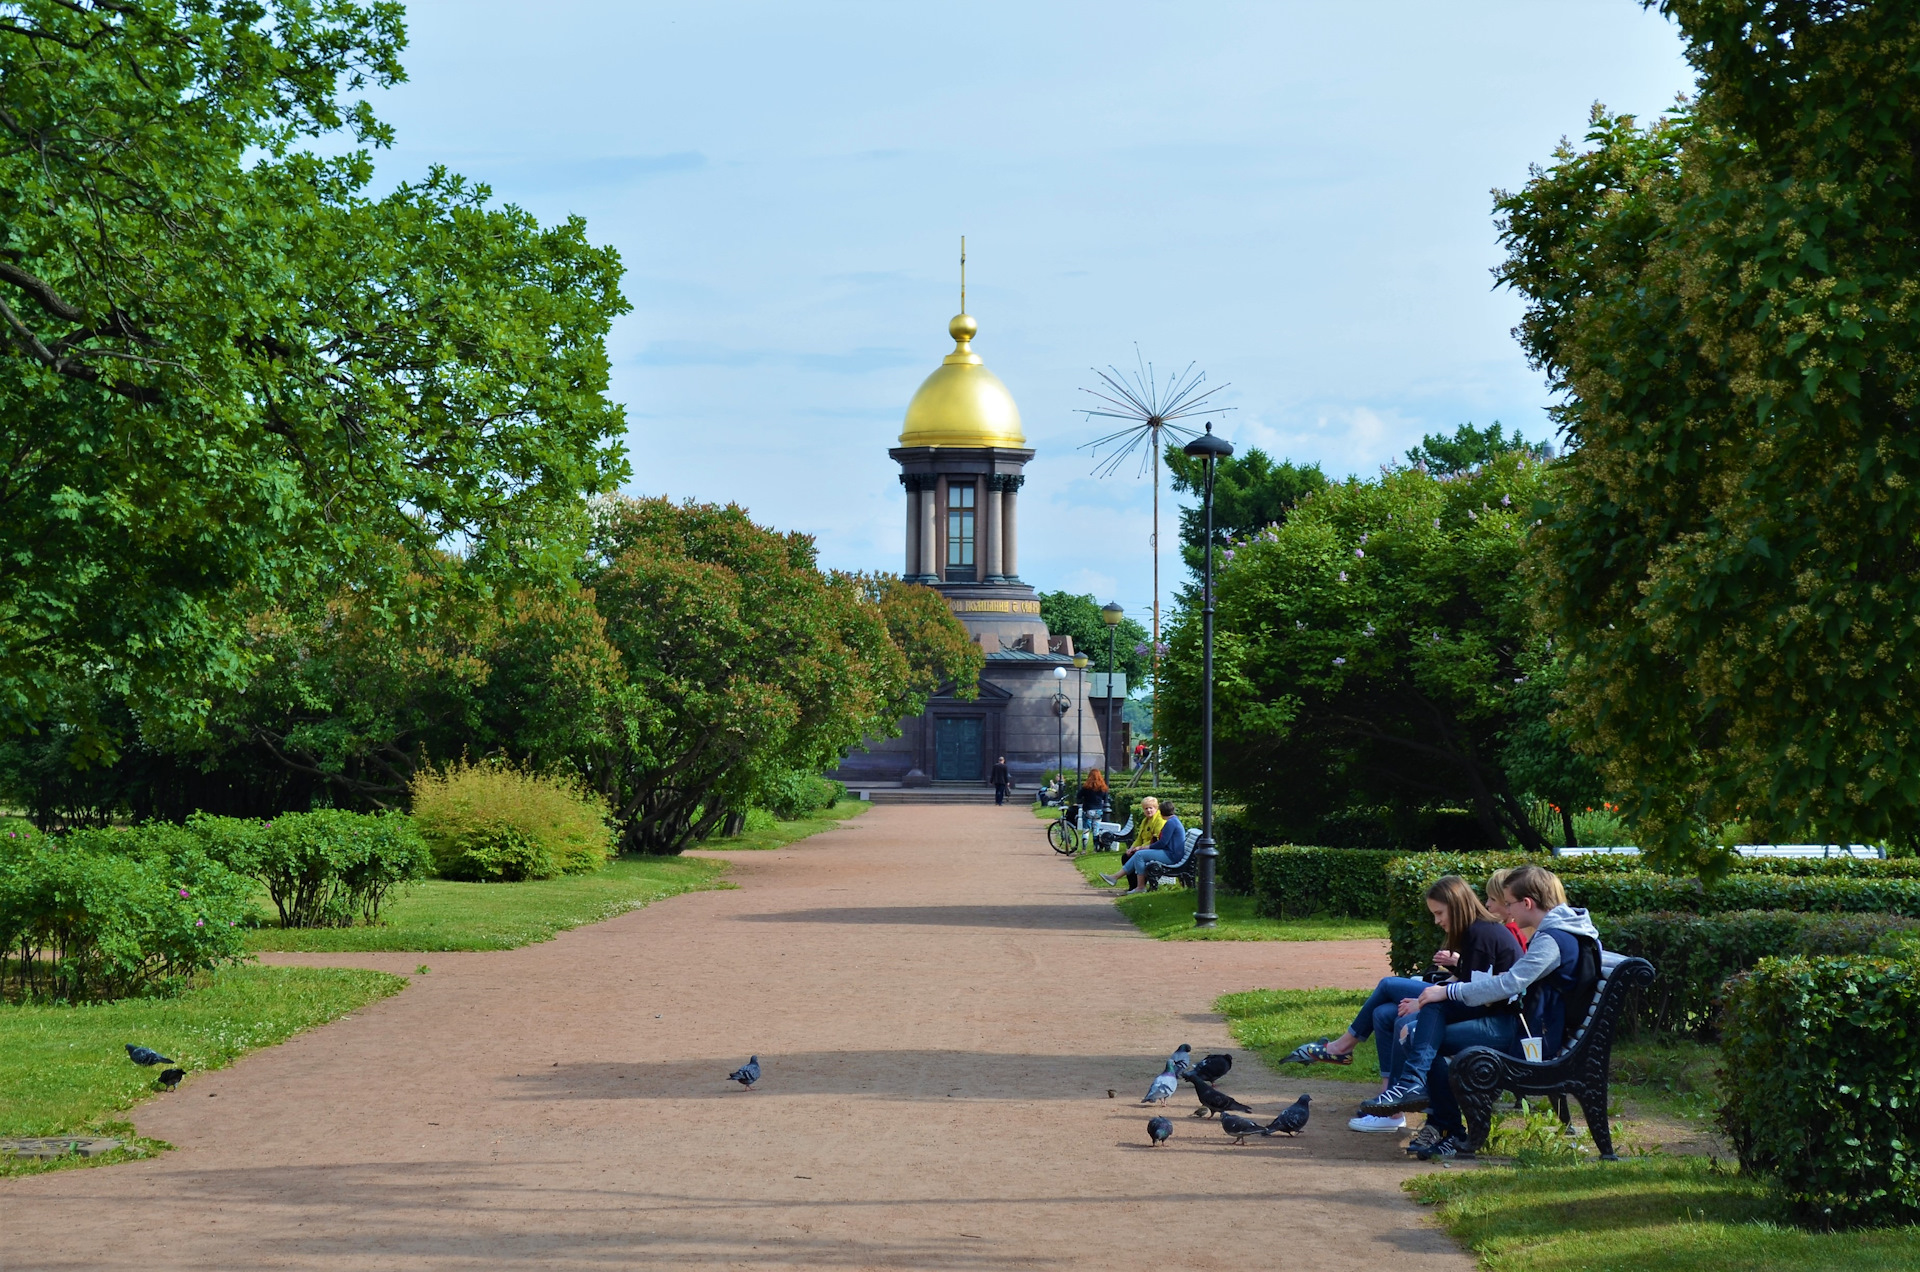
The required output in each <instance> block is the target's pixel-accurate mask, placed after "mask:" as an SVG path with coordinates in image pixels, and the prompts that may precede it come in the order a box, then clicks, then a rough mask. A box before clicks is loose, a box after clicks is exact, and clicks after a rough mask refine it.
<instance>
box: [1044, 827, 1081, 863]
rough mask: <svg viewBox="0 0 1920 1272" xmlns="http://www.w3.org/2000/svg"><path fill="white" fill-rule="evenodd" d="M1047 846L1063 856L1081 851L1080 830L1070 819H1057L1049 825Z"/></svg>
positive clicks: (1069, 855)
mask: <svg viewBox="0 0 1920 1272" xmlns="http://www.w3.org/2000/svg"><path fill="white" fill-rule="evenodd" d="M1047 846H1048V847H1049V848H1052V849H1053V850H1054V851H1055V852H1057V853H1059V854H1060V855H1061V856H1063V857H1071V856H1073V854H1074V853H1076V852H1078V851H1080V832H1079V831H1077V830H1075V829H1074V826H1073V823H1072V822H1070V821H1055V822H1053V823H1051V824H1050V825H1048V827H1047Z"/></svg>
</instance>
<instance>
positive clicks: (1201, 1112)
mask: <svg viewBox="0 0 1920 1272" xmlns="http://www.w3.org/2000/svg"><path fill="white" fill-rule="evenodd" d="M1193 1093H1194V1094H1195V1095H1197V1096H1199V1097H1200V1107H1199V1108H1197V1109H1195V1110H1194V1112H1193V1115H1194V1116H1195V1117H1212V1116H1213V1115H1214V1114H1215V1113H1229V1112H1231V1113H1251V1112H1253V1110H1252V1109H1250V1108H1248V1107H1247V1106H1246V1105H1244V1104H1242V1103H1240V1101H1238V1100H1236V1099H1234V1098H1233V1097H1232V1096H1230V1095H1228V1094H1227V1093H1226V1092H1225V1091H1216V1090H1214V1087H1213V1083H1211V1082H1209V1081H1207V1080H1206V1079H1205V1078H1196V1079H1194V1082H1193Z"/></svg>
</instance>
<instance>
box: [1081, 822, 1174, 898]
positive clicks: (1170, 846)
mask: <svg viewBox="0 0 1920 1272" xmlns="http://www.w3.org/2000/svg"><path fill="white" fill-rule="evenodd" d="M1143 808H1144V805H1143ZM1160 813H1161V815H1162V816H1163V817H1165V818H1166V819H1167V821H1166V825H1164V826H1162V827H1161V828H1160V834H1159V835H1158V836H1157V837H1156V838H1155V839H1154V841H1153V842H1152V843H1151V844H1149V845H1147V846H1146V847H1145V848H1141V849H1137V850H1136V851H1135V852H1134V854H1133V855H1132V856H1131V857H1128V858H1127V863H1126V865H1124V866H1122V867H1121V874H1120V876H1119V877H1118V878H1116V877H1115V876H1113V875H1105V874H1103V875H1101V876H1100V877H1101V878H1102V879H1105V880H1106V881H1107V882H1108V883H1109V884H1114V883H1118V882H1120V880H1121V879H1125V880H1126V881H1127V890H1126V891H1125V892H1122V893H1121V894H1120V895H1121V896H1123V897H1130V896H1132V895H1133V894H1134V893H1136V892H1145V891H1146V889H1147V864H1148V863H1149V862H1154V861H1157V862H1159V863H1160V864H1161V865H1163V866H1171V865H1173V864H1174V863H1175V862H1179V861H1184V860H1186V856H1187V828H1186V827H1185V826H1182V825H1181V824H1180V819H1179V818H1178V817H1176V816H1174V812H1173V805H1172V804H1162V805H1160Z"/></svg>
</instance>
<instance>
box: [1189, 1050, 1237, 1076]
mask: <svg viewBox="0 0 1920 1272" xmlns="http://www.w3.org/2000/svg"><path fill="white" fill-rule="evenodd" d="M1232 1068H1233V1057H1232V1056H1230V1055H1228V1054H1227V1053H1226V1052H1224V1051H1221V1052H1217V1053H1215V1054H1214V1055H1210V1056H1208V1057H1207V1058H1206V1059H1205V1060H1202V1061H1201V1062H1200V1063H1199V1064H1196V1065H1194V1066H1193V1068H1191V1069H1189V1070H1188V1071H1187V1076H1188V1077H1190V1078H1202V1079H1205V1080H1206V1081H1208V1082H1218V1081H1219V1080H1220V1079H1222V1078H1224V1077H1226V1076H1227V1072H1228V1071H1229V1070H1231V1069H1232Z"/></svg>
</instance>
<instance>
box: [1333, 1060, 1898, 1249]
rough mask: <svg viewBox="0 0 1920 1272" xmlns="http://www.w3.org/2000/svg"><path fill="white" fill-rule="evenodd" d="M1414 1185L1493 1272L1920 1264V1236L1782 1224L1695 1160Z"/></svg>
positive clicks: (1440, 1177)
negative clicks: (1837, 1230)
mask: <svg viewBox="0 0 1920 1272" xmlns="http://www.w3.org/2000/svg"><path fill="white" fill-rule="evenodd" d="M1323 1072H1324V1069H1323ZM1406 1188H1407V1191H1408V1192H1410V1193H1412V1194H1413V1196H1414V1197H1415V1198H1416V1199H1418V1200H1419V1201H1421V1202H1424V1203H1426V1204H1428V1205H1431V1206H1434V1207H1436V1211H1435V1213H1436V1216H1437V1218H1438V1219H1439V1220H1440V1223H1441V1225H1442V1226H1443V1227H1445V1228H1446V1230H1447V1231H1448V1232H1449V1233H1451V1234H1452V1235H1453V1236H1454V1237H1455V1238H1456V1239H1458V1240H1459V1241H1461V1242H1462V1243H1463V1244H1465V1245H1466V1246H1467V1248H1468V1249H1470V1250H1472V1251H1473V1252H1474V1253H1475V1254H1476V1255H1478V1256H1479V1257H1480V1266H1481V1267H1482V1268H1485V1269H1488V1272H1523V1270H1524V1272H1601V1270H1605V1272H1611V1270H1613V1269H1620V1270H1621V1272H1628V1270H1631V1272H1709V1270H1711V1272H1773V1270H1774V1269H1779V1268H1830V1269H1835V1270H1836V1272H1881V1270H1882V1269H1886V1270H1888V1272H1891V1270H1892V1269H1896V1268H1911V1267H1915V1266H1920V1228H1916V1227H1906V1228H1886V1229H1880V1230H1876V1231H1866V1232H1839V1233H1833V1232H1808V1231H1804V1230H1802V1229H1798V1228H1790V1227H1786V1226H1783V1225H1780V1224H1776V1223H1774V1222H1772V1221H1771V1218H1770V1217H1771V1215H1772V1213H1773V1208H1772V1204H1771V1202H1770V1200H1769V1199H1768V1196H1767V1191H1766V1187H1765V1185H1764V1184H1763V1183H1762V1181H1760V1180H1757V1179H1754V1178H1752V1177H1750V1176H1746V1175H1742V1174H1740V1173H1739V1172H1737V1171H1735V1170H1732V1169H1727V1168H1721V1167H1719V1166H1717V1165H1715V1164H1714V1163H1712V1162H1710V1161H1708V1160H1706V1159H1703V1158H1698V1157H1647V1158H1640V1159H1638V1160H1634V1161H1621V1162H1596V1163H1593V1164H1590V1165H1581V1166H1567V1167H1554V1168H1538V1169H1510V1168H1499V1167H1480V1168H1476V1169H1466V1170H1448V1171H1437V1172H1434V1173H1432V1174H1427V1175H1418V1176H1415V1177H1414V1178H1412V1179H1409V1180H1408V1181H1407V1182H1406Z"/></svg>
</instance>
